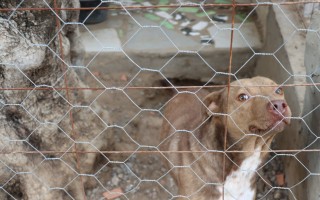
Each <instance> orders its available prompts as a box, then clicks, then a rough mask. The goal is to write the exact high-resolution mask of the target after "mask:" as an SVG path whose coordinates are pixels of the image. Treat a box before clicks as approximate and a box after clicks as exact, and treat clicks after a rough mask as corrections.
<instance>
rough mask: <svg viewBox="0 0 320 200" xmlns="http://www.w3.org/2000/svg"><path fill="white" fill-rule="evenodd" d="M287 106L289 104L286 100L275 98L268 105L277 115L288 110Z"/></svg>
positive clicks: (270, 110)
mask: <svg viewBox="0 0 320 200" xmlns="http://www.w3.org/2000/svg"><path fill="white" fill-rule="evenodd" d="M287 107H288V105H287V102H286V101H285V100H273V101H271V102H269V103H268V106H267V108H268V110H269V112H271V113H274V114H277V115H280V114H283V113H284V112H285V111H286V109H287Z"/></svg>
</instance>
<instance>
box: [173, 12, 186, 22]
mask: <svg viewBox="0 0 320 200" xmlns="http://www.w3.org/2000/svg"><path fill="white" fill-rule="evenodd" d="M173 18H174V20H177V21H180V20H184V19H186V16H184V15H183V14H182V13H180V12H177V13H174V14H173Z"/></svg>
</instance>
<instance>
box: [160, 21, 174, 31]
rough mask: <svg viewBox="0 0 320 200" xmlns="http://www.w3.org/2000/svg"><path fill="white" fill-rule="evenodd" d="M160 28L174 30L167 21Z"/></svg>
mask: <svg viewBox="0 0 320 200" xmlns="http://www.w3.org/2000/svg"><path fill="white" fill-rule="evenodd" d="M162 26H164V27H166V28H167V29H173V28H174V26H173V24H171V23H170V22H168V21H165V22H163V23H162Z"/></svg>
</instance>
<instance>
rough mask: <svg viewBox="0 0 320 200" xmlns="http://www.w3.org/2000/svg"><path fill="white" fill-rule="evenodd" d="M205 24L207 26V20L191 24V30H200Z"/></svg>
mask: <svg viewBox="0 0 320 200" xmlns="http://www.w3.org/2000/svg"><path fill="white" fill-rule="evenodd" d="M207 26H208V22H205V21H200V22H198V23H196V24H195V25H193V26H192V30H195V31H201V30H202V29H204V28H205V27H207Z"/></svg>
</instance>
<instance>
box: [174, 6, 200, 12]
mask: <svg viewBox="0 0 320 200" xmlns="http://www.w3.org/2000/svg"><path fill="white" fill-rule="evenodd" d="M198 11H199V8H197V7H183V8H180V9H179V12H186V13H197V12H198Z"/></svg>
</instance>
